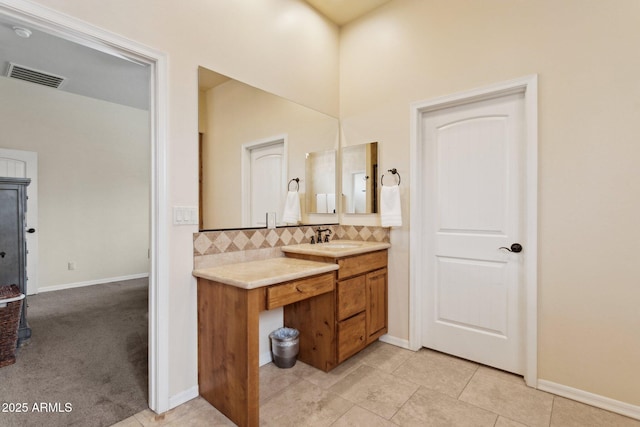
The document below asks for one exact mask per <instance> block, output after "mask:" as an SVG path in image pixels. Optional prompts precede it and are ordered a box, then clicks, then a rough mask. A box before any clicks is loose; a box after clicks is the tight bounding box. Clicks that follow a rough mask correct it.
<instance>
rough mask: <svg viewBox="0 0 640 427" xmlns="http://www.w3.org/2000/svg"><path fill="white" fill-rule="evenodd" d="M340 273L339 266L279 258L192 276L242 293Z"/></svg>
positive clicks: (216, 269)
mask: <svg viewBox="0 0 640 427" xmlns="http://www.w3.org/2000/svg"><path fill="white" fill-rule="evenodd" d="M337 269H338V265H337V264H329V263H324V262H316V261H307V260H302V259H296V258H287V257H279V258H270V259H265V260H260V261H248V262H241V263H238V264H228V265H220V266H217V267H210V268H202V269H198V270H194V271H193V275H194V276H196V277H200V278H203V279H208V280H212V281H215V282H220V283H224V284H227V285H232V286H236V287H239V288H243V289H254V288H260V287H263V286H269V285H275V284H278V283H282V282H287V281H290V280H295V279H300V278H303V277H308V276H315V275H316V274H321V273H326V272H329V271H333V270H337Z"/></svg>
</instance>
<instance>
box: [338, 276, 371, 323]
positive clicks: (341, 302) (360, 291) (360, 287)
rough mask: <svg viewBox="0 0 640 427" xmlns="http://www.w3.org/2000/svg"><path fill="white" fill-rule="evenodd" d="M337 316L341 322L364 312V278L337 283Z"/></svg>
mask: <svg viewBox="0 0 640 427" xmlns="http://www.w3.org/2000/svg"><path fill="white" fill-rule="evenodd" d="M337 286H338V291H337V298H338V299H337V316H338V320H343V319H346V318H349V317H351V316H353V315H354V314H358V313H360V312H361V311H364V310H365V308H366V307H367V301H366V288H365V276H357V277H354V278H352V279H348V280H342V281H340V282H338V285H337Z"/></svg>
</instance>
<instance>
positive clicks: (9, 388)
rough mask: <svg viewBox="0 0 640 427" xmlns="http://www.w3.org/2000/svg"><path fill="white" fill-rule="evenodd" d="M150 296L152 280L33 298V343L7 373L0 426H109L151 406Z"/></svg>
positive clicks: (1, 372) (3, 373) (0, 374)
mask: <svg viewBox="0 0 640 427" xmlns="http://www.w3.org/2000/svg"><path fill="white" fill-rule="evenodd" d="M147 298H148V280H147V279H136V280H129V281H123V282H116V283H109V284H105V285H95V286H88V287H83V288H76V289H68V290H63V291H56V292H47V293H41V294H38V295H34V296H30V297H29V298H28V304H29V306H28V307H29V311H28V317H29V324H30V326H31V329H32V337H31V340H30V342H29V343H28V344H27V345H25V346H23V347H21V348H20V349H18V352H17V362H16V363H15V364H14V365H10V366H6V367H4V368H0V405H1V406H0V426H2V427H4V426H20V427H24V426H44V425H46V426H49V427H56V426H65V427H66V426H83V427H85V426H87V427H91V426H110V425H112V424H114V423H116V422H118V421H120V420H123V419H125V418H127V417H129V416H131V415H133V414H135V413H137V412H140V411H141V410H144V409H146V408H147V394H148V391H147V390H148V386H147V380H148V374H147V372H148V369H147V352H148V348H147V342H148V337H147V336H148V334H147V326H148V321H147ZM20 410H23V411H26V412H17V411H20Z"/></svg>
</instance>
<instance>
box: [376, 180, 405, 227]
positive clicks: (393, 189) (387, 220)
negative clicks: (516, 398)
mask: <svg viewBox="0 0 640 427" xmlns="http://www.w3.org/2000/svg"><path fill="white" fill-rule="evenodd" d="M380 222H381V225H382V226H383V227H400V226H401V225H402V208H401V207H400V187H399V186H397V185H383V186H382V190H380Z"/></svg>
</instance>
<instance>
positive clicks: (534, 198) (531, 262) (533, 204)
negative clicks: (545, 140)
mask: <svg viewBox="0 0 640 427" xmlns="http://www.w3.org/2000/svg"><path fill="white" fill-rule="evenodd" d="M514 93H522V94H523V95H524V109H525V113H524V115H525V127H526V128H525V144H526V148H525V156H526V161H525V166H524V167H525V171H524V172H525V177H524V179H525V184H524V189H525V192H526V194H525V199H524V200H523V202H524V215H525V220H524V226H525V234H526V239H525V241H526V242H527V257H525V261H524V265H523V268H524V271H523V281H524V298H525V304H524V310H525V328H524V330H525V337H524V338H525V375H524V378H525V381H526V383H527V385H528V386H530V387H536V388H537V385H538V354H537V348H538V327H537V324H538V295H537V293H538V276H537V265H538V76H537V75H530V76H525V77H522V78H519V79H515V80H509V81H506V82H502V83H497V84H493V85H490V86H486V87H482V88H478V89H474V90H470V91H465V92H461V93H456V94H452V95H447V96H443V97H439V98H435V99H431V100H428V101H420V102H416V103H413V104H411V145H410V157H411V174H410V175H411V183H412V184H413V185H411V188H410V197H411V220H410V230H411V239H410V242H409V250H410V259H409V265H410V267H409V347H410V348H411V349H413V350H418V349H419V348H420V347H422V342H421V335H422V313H421V310H420V308H421V304H422V299H423V297H424V292H423V290H422V285H423V283H424V281H425V278H424V277H423V275H422V271H421V269H420V265H421V263H422V262H421V260H422V259H423V258H424V256H425V255H426V253H427V252H426V248H425V247H424V244H423V242H422V241H421V239H419V238H416V236H421V235H422V232H423V230H422V222H423V221H422V218H423V216H424V212H422V210H423V209H422V206H424V201H425V200H424V199H425V196H424V194H423V191H422V188H418V187H419V185H418V183H420V182H423V172H422V165H421V164H420V159H422V158H423V152H422V151H423V147H422V144H421V141H422V137H423V135H422V120H423V119H422V114H423V113H425V112H429V111H436V110H441V109H444V108H449V107H453V106H457V105H463V104H468V103H472V102H477V101H483V100H487V99H492V98H496V97H500V96H503V95H508V94H514Z"/></svg>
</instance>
